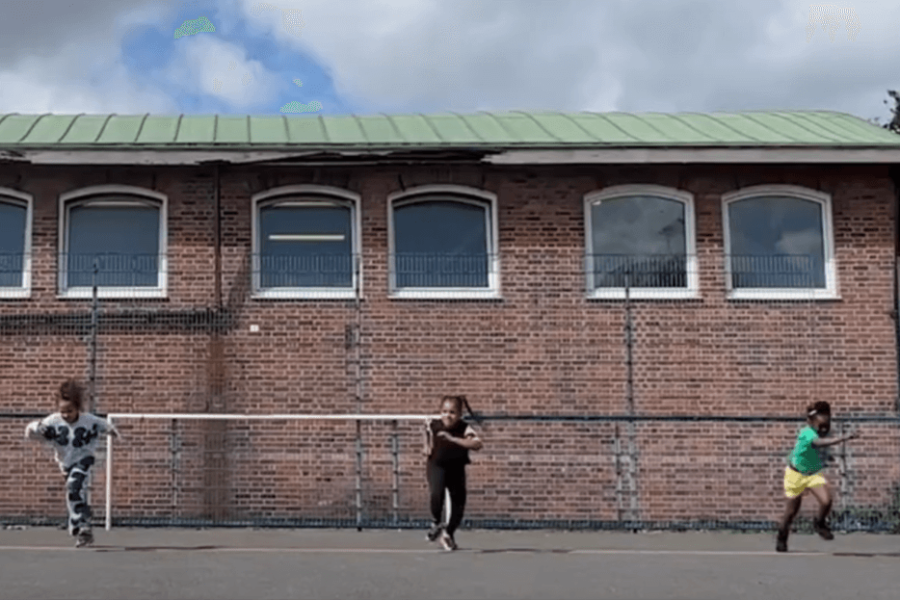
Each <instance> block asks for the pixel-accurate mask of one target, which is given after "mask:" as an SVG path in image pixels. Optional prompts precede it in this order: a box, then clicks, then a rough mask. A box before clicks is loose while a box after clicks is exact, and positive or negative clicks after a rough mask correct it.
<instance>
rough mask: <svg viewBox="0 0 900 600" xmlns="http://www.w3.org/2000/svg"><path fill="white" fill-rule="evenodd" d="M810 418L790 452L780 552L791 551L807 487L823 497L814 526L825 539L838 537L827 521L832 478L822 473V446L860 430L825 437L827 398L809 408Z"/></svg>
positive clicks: (828, 419)
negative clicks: (794, 526)
mask: <svg viewBox="0 0 900 600" xmlns="http://www.w3.org/2000/svg"><path fill="white" fill-rule="evenodd" d="M806 420H807V422H808V423H809V424H808V425H807V426H806V427H804V428H803V429H802V430H800V434H799V435H798V436H797V443H796V444H795V445H794V450H793V451H792V452H791V454H790V456H789V463H788V466H787V467H786V468H785V470H784V495H785V496H786V497H787V504H786V505H785V509H784V516H782V518H781V523H780V524H779V528H778V540H777V543H776V546H775V550H777V551H778V552H787V539H788V533H789V532H790V530H791V523H792V522H793V521H794V517H795V516H797V512H798V511H799V510H800V503H801V499H802V498H803V493H804V492H805V491H806V490H809V491H810V493H812V495H813V496H815V497H816V500H818V501H819V516H818V518H817V519H816V520H815V521H814V522H813V528H814V529H815V531H816V533H818V534H819V536H820V537H821V538H822V539H825V540H832V539H834V535H833V534H832V533H831V529H829V527H828V525H827V524H826V522H825V519H826V518H827V517H828V513H829V512H831V492H830V491H829V490H828V482H827V481H825V478H824V477H822V475H821V473H820V471H821V470H822V467H823V465H822V459H821V458H820V457H819V452H818V449H819V448H822V447H825V446H833V445H835V444H840V443H842V442H846V441H848V440H852V439H855V438H857V437H859V434H858V433H851V434H850V435H847V436H844V437H841V438H835V439H830V440H825V439H822V438H823V437H825V436H827V435H828V432H829V431H830V430H831V406H830V405H829V404H828V403H827V402H824V401H819V402H816V403H815V404H813V405H811V406H809V408H807V412H806Z"/></svg>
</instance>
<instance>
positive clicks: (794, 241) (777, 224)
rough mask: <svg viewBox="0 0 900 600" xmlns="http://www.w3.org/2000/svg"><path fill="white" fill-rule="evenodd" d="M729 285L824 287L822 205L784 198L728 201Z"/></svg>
mask: <svg viewBox="0 0 900 600" xmlns="http://www.w3.org/2000/svg"><path fill="white" fill-rule="evenodd" d="M728 226H729V235H730V237H731V274H732V275H731V281H732V286H733V287H734V288H824V287H825V243H824V239H823V237H822V205H821V204H819V203H818V202H813V201H810V200H800V199H798V198H787V197H778V196H772V197H764V198H752V199H748V200H740V201H737V202H732V203H731V204H729V205H728Z"/></svg>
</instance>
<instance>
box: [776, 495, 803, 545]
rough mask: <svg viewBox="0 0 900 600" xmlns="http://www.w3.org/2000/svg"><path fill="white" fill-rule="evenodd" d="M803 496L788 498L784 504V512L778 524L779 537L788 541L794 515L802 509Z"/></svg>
mask: <svg viewBox="0 0 900 600" xmlns="http://www.w3.org/2000/svg"><path fill="white" fill-rule="evenodd" d="M802 499H803V496H802V495H801V496H796V497H794V498H788V499H787V501H786V502H785V504H784V514H783V515H782V516H781V522H780V523H779V524H778V539H779V540H784V541H785V542H786V541H787V538H788V534H789V533H790V532H791V523H793V522H794V517H796V516H797V512H799V511H800V503H801V502H802Z"/></svg>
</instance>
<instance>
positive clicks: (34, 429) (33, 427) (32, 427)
mask: <svg viewBox="0 0 900 600" xmlns="http://www.w3.org/2000/svg"><path fill="white" fill-rule="evenodd" d="M50 431H52V429H51V428H50V427H48V426H47V425H45V424H44V422H43V420H41V421H32V422H31V423H29V424H28V426H26V427H25V439H26V440H41V441H44V442H46V441H50V440H52V439H53V437H52V436H50V435H48V434H49V433H50Z"/></svg>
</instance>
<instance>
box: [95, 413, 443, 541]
mask: <svg viewBox="0 0 900 600" xmlns="http://www.w3.org/2000/svg"><path fill="white" fill-rule="evenodd" d="M106 419H107V420H108V421H109V422H110V423H111V424H113V425H115V422H116V421H122V420H131V419H133V420H137V421H141V420H145V419H169V420H172V419H178V420H195V421H204V420H206V421H261V420H265V421H284V420H288V421H355V422H357V423H359V422H362V421H407V422H409V421H423V422H426V421H429V420H436V419H440V415H394V414H326V415H322V414H318V415H317V414H284V415H275V414H273V415H243V414H228V413H218V414H216V413H109V414H107V415H106ZM112 469H113V437H112V436H108V437H107V439H106V486H105V487H106V498H105V504H106V519H105V520H106V523H105V525H106V530H107V531H109V530H110V529H111V528H112Z"/></svg>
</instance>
